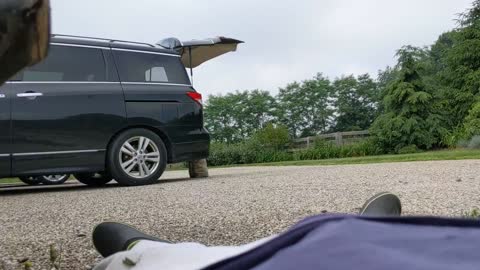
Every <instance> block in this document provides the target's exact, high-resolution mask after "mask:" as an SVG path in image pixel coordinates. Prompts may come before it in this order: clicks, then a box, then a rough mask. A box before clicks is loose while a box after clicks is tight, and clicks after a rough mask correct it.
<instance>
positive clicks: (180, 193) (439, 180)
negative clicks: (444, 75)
mask: <svg viewBox="0 0 480 270" xmlns="http://www.w3.org/2000/svg"><path fill="white" fill-rule="evenodd" d="M210 174H211V175H212V177H210V178H208V179H203V180H190V179H188V178H187V172H184V171H179V172H167V173H166V174H165V176H164V177H163V178H162V180H163V181H161V182H160V183H159V184H157V185H153V186H145V187H132V188H130V187H129V188H125V187H118V186H116V185H112V186H109V187H107V188H101V189H90V188H85V187H84V186H82V185H77V184H71V183H70V184H67V185H64V186H62V187H58V188H33V189H32V188H18V187H13V188H6V187H1V188H0V205H1V207H2V211H0V224H1V226H0V269H1V266H2V262H1V261H3V263H4V265H5V267H6V269H8V268H9V267H13V268H12V269H16V268H15V267H18V263H16V261H17V260H21V259H24V258H29V259H30V260H31V261H32V262H33V263H34V268H33V269H48V264H47V262H48V254H49V252H48V246H49V245H50V244H52V243H54V244H56V245H57V246H59V247H61V249H62V254H63V259H62V261H63V263H62V269H90V268H91V266H92V265H93V264H94V263H95V262H96V261H97V260H98V259H99V257H98V254H97V253H96V252H95V251H94V250H93V248H92V246H91V241H90V238H89V237H90V236H89V235H90V232H91V230H92V229H93V227H94V225H95V224H97V223H99V222H102V221H106V220H114V221H120V222H126V223H129V224H132V225H134V226H137V227H139V228H141V229H143V230H145V231H146V232H148V233H151V234H154V235H157V236H159V237H161V238H164V239H167V240H170V241H200V242H204V243H207V244H215V245H218V244H222V245H228V244H241V243H245V242H248V241H252V240H255V239H257V238H260V237H264V236H267V235H270V234H273V233H278V232H281V231H282V230H284V229H285V228H287V227H288V226H289V225H291V224H292V223H294V222H296V221H298V220H300V219H301V218H303V217H305V216H309V215H313V214H316V213H321V212H322V211H323V212H325V211H328V212H355V211H357V208H358V207H360V206H361V205H362V204H363V202H364V200H366V199H367V198H368V197H370V196H371V195H373V194H375V193H376V192H380V191H392V192H395V193H397V194H399V195H400V197H401V199H402V201H403V202H404V210H405V212H406V213H407V214H421V215H424V214H426V215H448V216H460V215H461V214H462V212H463V211H467V210H471V209H473V208H474V207H477V206H480V161H477V160H470V161H441V162H416V163H395V164H373V165H349V166H316V167H253V168H228V169H215V170H210Z"/></svg>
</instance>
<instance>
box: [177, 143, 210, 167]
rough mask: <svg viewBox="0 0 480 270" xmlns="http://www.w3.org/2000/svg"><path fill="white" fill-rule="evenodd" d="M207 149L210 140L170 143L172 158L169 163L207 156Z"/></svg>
mask: <svg viewBox="0 0 480 270" xmlns="http://www.w3.org/2000/svg"><path fill="white" fill-rule="evenodd" d="M209 149H210V140H206V141H194V142H186V143H178V144H172V158H171V160H169V163H179V162H183V161H191V160H199V159H204V158H207V157H208V154H209Z"/></svg>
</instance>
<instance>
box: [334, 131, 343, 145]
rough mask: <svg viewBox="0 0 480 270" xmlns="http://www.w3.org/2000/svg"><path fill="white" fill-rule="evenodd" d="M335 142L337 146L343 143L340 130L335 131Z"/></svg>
mask: <svg viewBox="0 0 480 270" xmlns="http://www.w3.org/2000/svg"><path fill="white" fill-rule="evenodd" d="M335 143H336V144H337V145H338V146H342V145H343V136H342V133H341V132H337V133H335Z"/></svg>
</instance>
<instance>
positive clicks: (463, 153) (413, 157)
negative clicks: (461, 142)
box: [222, 149, 480, 168]
mask: <svg viewBox="0 0 480 270" xmlns="http://www.w3.org/2000/svg"><path fill="white" fill-rule="evenodd" d="M468 159H480V150H467V149H461V150H441V151H430V152H423V153H416V154H404V155H381V156H368V157H355V158H338V159H322V160H299V161H284V162H273V163H259V164H248V165H235V166H222V167H223V168H226V167H241V166H314V165H349V164H371V163H391V162H411V161H432V160H468Z"/></svg>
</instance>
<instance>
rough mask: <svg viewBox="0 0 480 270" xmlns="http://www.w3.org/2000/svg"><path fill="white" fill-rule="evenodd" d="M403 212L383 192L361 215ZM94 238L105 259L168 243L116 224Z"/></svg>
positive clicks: (98, 229)
mask: <svg viewBox="0 0 480 270" xmlns="http://www.w3.org/2000/svg"><path fill="white" fill-rule="evenodd" d="M401 212H402V205H401V202H400V199H399V198H398V197H397V196H396V195H394V194H392V193H389V192H383V193H379V194H377V195H375V196H373V197H372V198H370V199H368V200H367V202H366V203H365V204H364V206H363V207H362V208H361V210H360V215H366V216H400V214H401ZM92 238H93V244H94V246H95V248H96V249H97V250H98V252H99V253H100V254H101V255H102V256H103V257H108V256H111V255H112V254H115V253H117V252H121V251H126V250H130V248H132V247H133V246H135V244H136V243H138V242H139V241H141V240H149V241H154V242H159V243H168V242H167V241H164V240H161V239H158V238H156V237H154V236H150V235H147V234H145V233H143V232H141V231H139V230H137V229H135V228H133V227H130V226H128V225H125V224H121V223H115V222H105V223H102V224H99V225H98V226H97V227H95V229H94V231H93V237H92Z"/></svg>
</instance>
